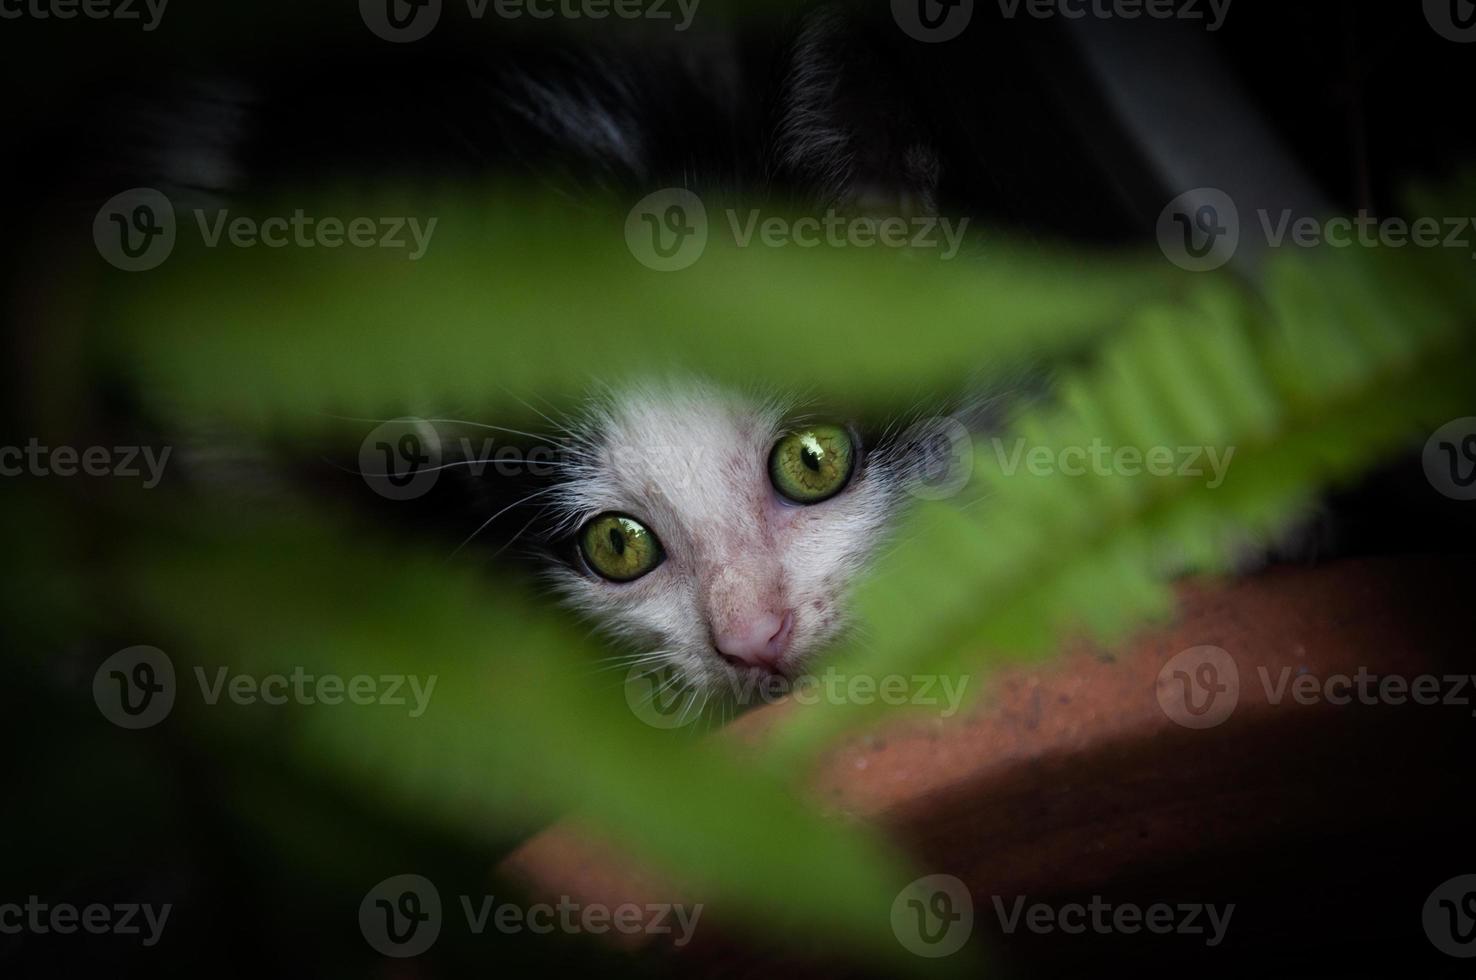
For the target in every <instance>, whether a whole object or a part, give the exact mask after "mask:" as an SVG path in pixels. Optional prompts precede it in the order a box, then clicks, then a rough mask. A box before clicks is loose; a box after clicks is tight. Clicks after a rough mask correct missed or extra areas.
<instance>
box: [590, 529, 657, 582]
mask: <svg viewBox="0 0 1476 980" xmlns="http://www.w3.org/2000/svg"><path fill="white" fill-rule="evenodd" d="M579 551H580V552H581V553H582V554H583V555H584V560H585V562H587V563H588V564H589V567H590V568H592V569H594V571H595V573H596V574H598V575H599V576H601V577H602V578H607V579H609V580H610V581H612V582H634V581H635V580H636V579H638V578H640V577H641V576H642V575H645V574H647V573H648V572H650V571H651V570H652V569H653V568H655V567H656V566H657V565H659V564H661V562H662V560H663V559H665V558H666V552H665V551H663V550H662V549H661V542H660V541H658V540H656V535H654V534H652V533H651V529H650V528H648V527H646V525H644V524H642V523H641V522H640V521H638V520H636V519H635V518H633V517H626V516H625V515H624V514H601V515H600V516H599V517H596V518H595V519H594V520H592V521H590V522H589V523H588V524H586V525H584V530H582V531H580V532H579Z"/></svg>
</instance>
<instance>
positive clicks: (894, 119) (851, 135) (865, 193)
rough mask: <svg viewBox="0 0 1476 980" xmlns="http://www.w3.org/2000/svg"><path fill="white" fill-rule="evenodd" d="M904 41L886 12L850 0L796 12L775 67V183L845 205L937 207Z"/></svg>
mask: <svg viewBox="0 0 1476 980" xmlns="http://www.w3.org/2000/svg"><path fill="white" fill-rule="evenodd" d="M889 28H890V29H889ZM904 41H905V38H903V37H902V35H901V32H900V31H898V30H896V26H895V24H893V23H892V22H891V21H890V19H886V20H885V23H883V22H881V21H879V20H877V19H875V18H868V17H864V16H859V15H858V14H857V13H856V12H855V11H854V9H853V5H851V4H825V5H823V6H820V7H817V8H815V9H813V10H811V11H810V12H808V13H807V14H805V15H804V16H803V17H802V18H800V20H799V22H798V25H797V28H796V32H795V35H794V38H793V40H792V41H791V42H790V45H789V47H788V50H787V52H786V56H785V60H784V64H783V65H782V66H781V75H782V78H781V81H780V85H779V92H778V98H777V104H776V105H775V107H774V111H775V116H776V119H775V124H774V128H773V133H774V136H773V142H772V144H771V146H770V148H769V170H770V173H771V174H772V175H773V176H774V177H775V178H776V180H777V182H778V183H779V185H780V186H781V187H783V188H785V189H787V190H789V191H791V192H794V193H797V194H799V195H801V196H802V197H805V198H808V199H810V200H811V201H812V202H815V203H819V204H821V205H822V206H826V207H830V206H834V207H836V208H837V209H839V210H842V211H845V212H850V213H861V214H876V215H885V216H890V215H898V216H902V217H908V216H912V215H916V214H932V213H935V212H936V210H937V190H938V180H939V162H938V153H937V151H936V149H935V146H934V143H933V140H932V139H931V137H930V134H929V133H928V131H927V129H928V127H927V124H926V122H925V118H926V115H925V113H923V112H922V111H920V110H921V106H920V105H919V102H918V93H916V92H915V91H914V88H913V78H912V77H911V72H910V71H909V66H908V59H907V58H906V57H905V56H904V54H903V50H904V49H903V46H902V45H903V42H904Z"/></svg>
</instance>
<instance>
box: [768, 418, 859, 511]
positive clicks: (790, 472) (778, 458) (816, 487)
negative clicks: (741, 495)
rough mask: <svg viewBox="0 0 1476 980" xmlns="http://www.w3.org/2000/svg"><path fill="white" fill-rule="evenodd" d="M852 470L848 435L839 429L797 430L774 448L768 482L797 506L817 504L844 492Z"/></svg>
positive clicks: (853, 451)
mask: <svg viewBox="0 0 1476 980" xmlns="http://www.w3.org/2000/svg"><path fill="white" fill-rule="evenodd" d="M855 467H856V447H855V444H854V443H853V442H852V441H851V434H850V433H849V432H847V431H846V430H845V429H844V428H842V427H841V426H839V425H812V426H808V427H806V428H803V429H797V430H796V431H794V432H792V433H790V434H789V435H787V436H785V437H784V438H782V439H780V440H779V441H778V442H777V443H776V444H775V445H774V451H773V452H771V453H770V454H769V479H770V480H772V481H773V482H774V489H775V490H778V491H779V492H780V493H781V494H783V495H784V496H785V497H787V498H789V499H790V500H792V501H794V502H795V503H797V504H818V503H820V501H822V500H829V499H830V498H831V497H834V496H835V495H836V494H838V493H840V492H841V491H842V490H844V489H845V487H846V483H847V482H849V481H850V479H851V471H852V470H853V469H855Z"/></svg>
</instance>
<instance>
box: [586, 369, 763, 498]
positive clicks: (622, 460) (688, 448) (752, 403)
mask: <svg viewBox="0 0 1476 980" xmlns="http://www.w3.org/2000/svg"><path fill="white" fill-rule="evenodd" d="M783 419H784V412H783V409H782V407H781V406H779V405H777V404H775V403H772V402H768V401H759V400H751V399H745V398H742V397H740V396H736V395H733V394H731V393H727V392H719V391H715V390H712V389H709V388H705V387H699V388H684V389H675V390H672V389H667V390H651V389H646V390H642V391H638V392H633V393H627V394H625V395H623V396H622V397H621V398H620V399H618V400H617V401H615V402H613V403H612V404H611V405H610V406H609V407H608V408H607V409H606V411H605V413H604V417H603V418H602V419H601V424H600V426H599V443H598V449H597V453H598V460H599V466H598V472H599V476H598V483H599V486H597V487H591V488H590V489H591V490H593V491H595V492H597V493H599V494H601V495H603V496H605V497H606V499H605V501H604V502H603V504H602V505H603V506H610V507H617V506H622V507H629V508H635V509H639V510H643V511H645V512H646V513H643V514H641V515H639V516H642V517H645V518H647V519H650V520H664V521H665V522H668V523H671V522H678V523H681V524H683V525H688V526H693V525H700V524H711V523H713V522H716V521H718V520H719V519H722V520H725V521H728V522H731V521H732V520H733V519H734V518H735V517H736V515H738V514H740V513H742V512H744V511H745V510H749V509H751V508H752V505H753V504H754V503H755V502H756V500H755V495H756V494H762V493H764V492H766V489H767V484H766V478H765V476H764V473H765V460H766V457H767V454H768V451H769V448H770V447H771V446H772V444H773V441H774V438H775V436H776V435H777V433H778V432H779V431H780V428H781V426H782V424H783Z"/></svg>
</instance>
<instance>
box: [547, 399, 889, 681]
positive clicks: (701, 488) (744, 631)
mask: <svg viewBox="0 0 1476 980" xmlns="http://www.w3.org/2000/svg"><path fill="white" fill-rule="evenodd" d="M573 456H574V463H573V467H572V469H571V470H570V471H569V479H568V481H567V482H566V483H564V484H563V485H562V486H561V487H560V489H559V506H560V509H561V512H562V513H561V517H562V520H563V524H564V526H566V527H568V528H572V529H576V531H575V537H576V546H575V548H574V549H573V550H574V552H575V554H574V558H573V561H572V562H571V564H570V567H568V568H563V569H561V570H560V571H559V572H558V573H557V577H558V583H559V587H560V590H561V592H562V593H563V595H564V596H565V597H566V598H567V599H568V600H570V601H571V602H572V603H573V604H574V605H576V606H577V607H578V608H580V609H581V610H583V611H584V612H585V613H587V614H588V615H590V616H591V617H592V618H593V619H595V620H596V621H597V622H599V623H600V624H601V625H602V626H604V627H605V628H606V629H607V630H608V631H609V632H610V633H612V634H613V635H615V636H617V637H620V638H622V639H625V640H627V641H630V642H631V643H632V644H634V645H635V646H636V649H637V650H639V651H642V652H649V653H652V654H656V655H657V656H656V657H653V658H652V659H651V660H649V661H647V663H648V664H649V665H650V666H652V667H653V668H654V667H658V666H670V667H672V668H674V669H675V670H676V671H677V672H678V673H679V674H681V675H682V676H683V679H684V680H686V682H687V683H688V684H689V685H691V686H693V687H714V686H718V685H720V684H722V683H723V682H724V681H725V680H740V681H741V680H743V679H746V678H750V677H752V676H754V675H770V674H779V675H783V676H786V677H793V676H794V675H795V674H796V673H799V672H801V665H802V664H803V663H804V662H805V660H806V659H807V658H809V657H811V656H812V655H813V654H814V653H815V652H816V651H817V650H819V649H820V648H821V647H823V646H824V645H825V644H827V643H829V642H830V641H832V640H833V639H835V638H836V636H837V635H838V634H839V633H840V632H841V630H842V629H843V628H844V626H845V624H846V615H845V593H846V590H847V586H848V585H849V584H850V583H851V582H852V581H853V579H854V578H855V576H856V574H857V573H858V572H859V571H860V570H861V569H862V568H863V567H864V565H865V564H866V561H867V559H868V558H870V557H871V556H872V555H873V554H874V553H875V552H876V550H877V546H878V544H879V542H880V539H881V538H882V536H883V535H884V534H885V532H886V529H887V527H888V524H889V518H890V516H891V512H892V509H893V506H894V503H895V498H896V496H897V494H896V489H895V479H894V478H893V474H892V472H891V470H890V466H889V463H888V459H887V456H886V454H885V453H875V452H873V453H871V454H870V455H869V456H868V455H867V454H866V453H865V452H864V450H863V447H862V446H861V445H860V442H859V439H857V437H856V436H855V434H854V433H852V432H851V431H850V430H849V429H848V428H847V427H845V426H843V425H838V424H834V423H829V422H826V423H822V422H819V421H818V420H803V421H800V422H795V421H789V422H786V415H785V412H784V410H783V407H782V406H780V405H778V404H775V403H773V402H759V401H753V400H748V399H745V398H742V397H740V396H737V395H735V394H732V393H730V392H725V391H720V390H718V389H716V388H713V387H710V386H707V385H704V384H685V385H680V386H666V387H655V386H651V387H644V388H640V389H636V390H631V391H627V392H623V393H621V394H618V395H613V396H611V397H609V398H607V399H605V400H604V401H603V402H602V403H601V404H600V405H599V406H598V407H597V408H596V409H595V410H594V411H593V412H592V413H591V419H590V422H589V424H588V428H587V434H586V435H584V436H583V437H581V439H580V441H579V444H578V445H577V446H575V447H574V453H573Z"/></svg>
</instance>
